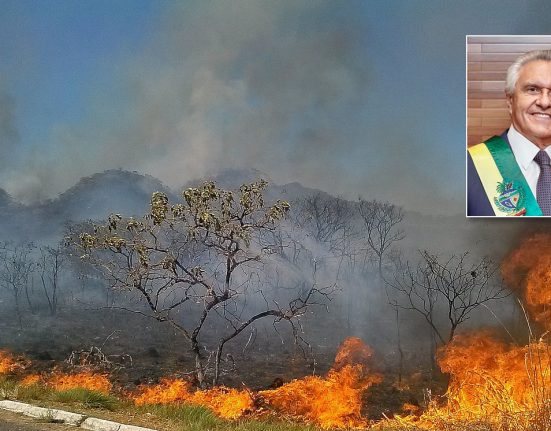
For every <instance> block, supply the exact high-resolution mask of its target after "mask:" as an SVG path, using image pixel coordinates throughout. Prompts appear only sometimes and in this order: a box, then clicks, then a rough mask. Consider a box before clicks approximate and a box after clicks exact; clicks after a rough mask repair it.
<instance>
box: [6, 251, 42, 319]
mask: <svg viewBox="0 0 551 431" xmlns="http://www.w3.org/2000/svg"><path fill="white" fill-rule="evenodd" d="M33 249H34V246H33V244H31V243H28V244H13V243H11V242H4V243H2V244H0V287H3V288H4V289H7V290H8V291H10V292H11V294H12V295H13V299H14V302H15V312H16V314H17V320H18V323H19V327H20V328H22V327H23V322H22V314H21V313H22V310H21V294H22V293H23V292H24V293H25V294H26V295H27V299H28V300H29V306H30V305H31V304H30V298H29V296H28V287H29V282H30V281H31V278H32V273H33V271H34V269H35V263H34V261H33V258H32V252H33Z"/></svg>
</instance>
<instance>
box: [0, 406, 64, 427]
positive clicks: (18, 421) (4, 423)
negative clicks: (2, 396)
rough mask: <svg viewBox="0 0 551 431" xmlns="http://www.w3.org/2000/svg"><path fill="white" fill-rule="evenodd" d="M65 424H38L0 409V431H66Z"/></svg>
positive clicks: (31, 419)
mask: <svg viewBox="0 0 551 431" xmlns="http://www.w3.org/2000/svg"><path fill="white" fill-rule="evenodd" d="M70 429H71V428H70V427H69V425H65V424H55V423H44V422H39V421H38V420H37V419H35V418H30V417H27V416H24V415H22V414H19V413H12V412H9V411H7V410H3V409H0V431H68V430H70Z"/></svg>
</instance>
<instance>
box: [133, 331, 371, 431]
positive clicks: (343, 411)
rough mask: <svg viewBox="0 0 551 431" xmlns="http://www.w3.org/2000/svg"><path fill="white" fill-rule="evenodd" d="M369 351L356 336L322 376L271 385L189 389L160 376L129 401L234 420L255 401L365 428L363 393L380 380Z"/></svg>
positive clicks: (184, 383) (333, 424) (314, 418)
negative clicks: (179, 406) (182, 406)
mask: <svg viewBox="0 0 551 431" xmlns="http://www.w3.org/2000/svg"><path fill="white" fill-rule="evenodd" d="M372 355H373V352H372V350H371V349H370V348H369V347H367V346H366V345H365V344H363V343H362V341H361V340H360V339H358V338H349V339H347V340H346V341H345V342H344V343H343V344H342V345H341V347H340V349H339V352H338V354H337V358H336V360H335V365H334V366H333V368H332V369H331V370H330V371H329V373H328V374H327V376H326V377H317V376H308V377H305V378H303V379H299V380H293V381H291V382H289V383H287V384H285V385H283V386H281V387H279V388H277V389H273V390H266V391H260V392H259V393H257V394H253V393H252V392H250V391H240V390H237V389H230V388H226V387H223V386H218V387H215V388H213V389H209V390H199V391H193V389H192V387H191V384H190V383H189V382H187V381H185V380H181V379H162V380H161V382H160V383H159V384H158V385H154V386H142V387H140V391H139V394H137V395H136V396H135V397H134V402H135V403H136V404H138V405H142V404H170V403H190V404H197V405H202V406H205V407H208V408H210V409H211V410H213V411H214V412H215V413H216V414H218V415H219V416H221V417H223V418H226V419H237V418H239V417H242V416H243V415H244V414H245V413H247V412H253V411H254V409H255V400H256V399H259V400H263V401H264V403H265V404H266V405H267V406H269V407H270V409H272V410H276V411H278V412H280V413H284V414H287V415H290V416H294V417H297V418H302V419H306V420H308V421H310V422H313V423H316V424H318V425H320V426H322V427H324V428H333V427H339V428H349V427H360V426H365V425H366V421H365V419H363V418H362V416H361V406H362V395H363V392H364V391H365V390H366V389H367V388H368V387H369V386H371V385H372V384H374V383H378V382H380V381H381V377H380V376H379V375H377V374H369V373H368V367H367V365H368V362H369V360H370V358H371V356H372Z"/></svg>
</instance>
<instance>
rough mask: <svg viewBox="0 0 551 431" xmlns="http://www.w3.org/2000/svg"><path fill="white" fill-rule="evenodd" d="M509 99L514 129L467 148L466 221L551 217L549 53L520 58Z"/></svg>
mask: <svg viewBox="0 0 551 431" xmlns="http://www.w3.org/2000/svg"><path fill="white" fill-rule="evenodd" d="M505 95H506V98H507V107H508V109H509V114H510V115H511V123H512V124H511V126H510V128H509V129H508V130H506V131H505V132H504V133H503V134H502V135H501V136H494V137H493V138H490V139H489V140H487V141H486V142H483V143H482V144H478V145H475V146H472V147H470V148H469V156H468V165H467V174H468V179H467V194H468V198H467V215H469V216H551V162H550V156H551V50H545V51H544V50H542V51H531V52H528V53H526V54H524V55H521V56H520V57H519V58H517V60H516V61H515V62H514V63H513V64H512V65H511V66H510V67H509V69H508V71H507V82H506V86H505Z"/></svg>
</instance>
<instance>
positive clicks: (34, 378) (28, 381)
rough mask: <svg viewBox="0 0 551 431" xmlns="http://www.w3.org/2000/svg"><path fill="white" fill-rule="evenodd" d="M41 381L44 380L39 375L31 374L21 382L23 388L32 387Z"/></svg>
mask: <svg viewBox="0 0 551 431" xmlns="http://www.w3.org/2000/svg"><path fill="white" fill-rule="evenodd" d="M40 380H42V377H41V376H40V375H39V374H29V375H28V376H25V377H24V378H23V380H21V382H20V384H21V385H22V386H32V385H35V384H37V383H38V382H40Z"/></svg>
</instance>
